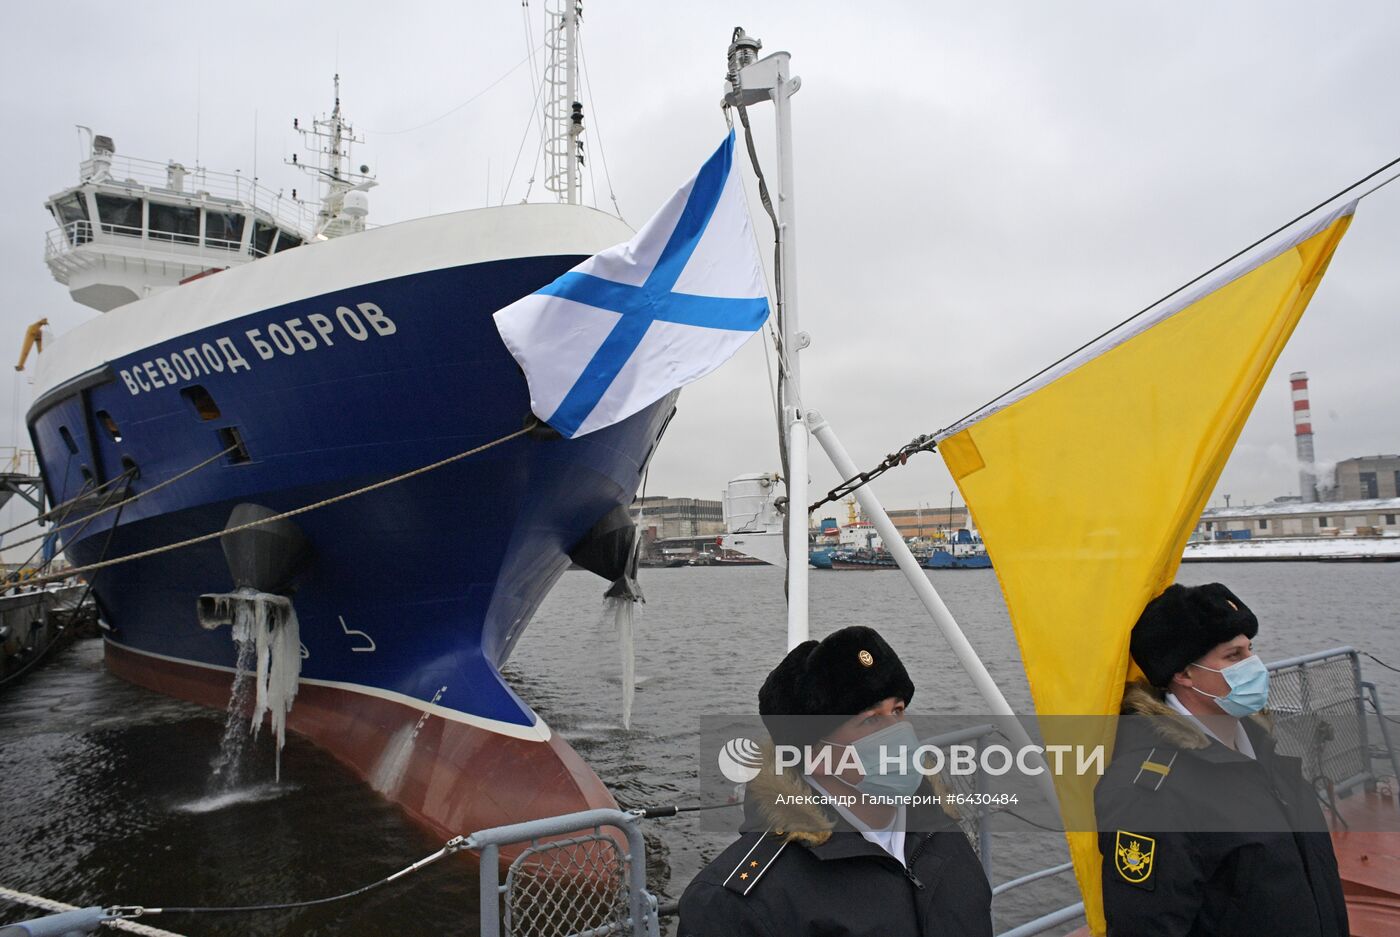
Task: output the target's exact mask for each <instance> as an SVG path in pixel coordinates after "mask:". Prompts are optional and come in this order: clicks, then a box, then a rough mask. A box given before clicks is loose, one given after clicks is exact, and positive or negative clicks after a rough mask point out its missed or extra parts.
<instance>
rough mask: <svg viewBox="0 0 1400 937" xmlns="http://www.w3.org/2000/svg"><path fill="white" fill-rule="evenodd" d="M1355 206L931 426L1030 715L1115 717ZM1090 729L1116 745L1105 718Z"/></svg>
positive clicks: (1086, 890)
mask: <svg viewBox="0 0 1400 937" xmlns="http://www.w3.org/2000/svg"><path fill="white" fill-rule="evenodd" d="M1354 209H1355V203H1352V204H1351V205H1348V206H1346V207H1345V208H1343V209H1342V210H1340V211H1338V212H1337V213H1336V214H1334V215H1332V216H1331V217H1329V218H1327V219H1325V220H1324V221H1322V222H1321V223H1319V224H1317V225H1315V226H1313V227H1312V228H1311V229H1309V230H1307V231H1305V232H1303V233H1302V234H1301V235H1298V236H1297V237H1294V238H1293V239H1291V240H1290V241H1289V242H1287V243H1285V244H1283V245H1282V246H1279V247H1275V248H1274V249H1272V250H1268V251H1267V252H1266V253H1264V254H1263V255H1262V256H1261V257H1259V258H1256V259H1255V260H1253V261H1251V262H1249V263H1248V264H1246V265H1245V266H1244V267H1243V268H1241V269H1239V270H1236V271H1232V272H1230V273H1227V274H1225V275H1223V276H1221V277H1219V278H1218V279H1217V280H1215V281H1214V282H1212V283H1211V284H1209V285H1207V286H1204V287H1202V288H1200V289H1198V290H1197V291H1196V292H1195V293H1193V294H1191V295H1188V296H1187V297H1185V298H1184V299H1182V300H1180V301H1178V302H1176V303H1175V304H1173V305H1171V306H1168V307H1166V308H1164V309H1162V310H1160V311H1157V312H1156V313H1155V314H1152V315H1149V316H1147V317H1144V318H1141V319H1139V320H1137V321H1135V322H1134V323H1132V324H1131V325H1130V326H1128V327H1125V328H1124V329H1122V330H1119V331H1118V332H1116V333H1114V334H1111V335H1109V336H1107V337H1106V338H1105V339H1103V340H1101V341H1100V342H1099V343H1097V344H1096V345H1095V346H1092V347H1090V348H1089V349H1087V350H1086V351H1085V352H1083V353H1081V354H1080V355H1078V356H1076V357H1075V358H1074V359H1072V360H1071V361H1069V362H1068V363H1066V364H1065V365H1063V366H1062V367H1060V368H1059V369H1058V370H1056V371H1055V372H1053V373H1051V374H1049V375H1047V376H1045V377H1043V378H1042V379H1040V380H1039V381H1038V382H1036V383H1035V384H1033V385H1032V386H1030V387H1028V388H1026V389H1024V390H1022V391H1020V392H1019V393H1017V394H1016V395H1015V396H1012V397H1010V398H1008V399H1007V400H1003V401H999V402H998V403H996V404H993V405H991V406H989V407H987V408H985V409H984V410H983V411H981V412H979V413H977V414H974V415H973V416H971V417H969V418H968V419H966V420H964V421H962V422H961V423H959V424H957V425H955V426H953V427H951V428H949V429H948V430H946V431H944V433H942V434H940V442H939V451H940V452H942V454H943V459H944V461H945V462H946V463H947V465H948V469H949V470H950V471H951V472H952V474H953V478H954V479H955V480H956V482H957V484H958V488H959V489H960V490H961V491H962V494H963V498H964V499H965V500H966V502H967V504H968V507H969V509H970V510H971V512H972V515H973V518H974V519H975V520H976V523H977V526H978V527H980V528H981V531H982V537H983V539H984V541H985V542H986V545H987V552H988V554H989V556H990V557H991V560H992V565H993V566H994V567H995V569H996V573H997V578H998V579H999V580H1000V583H1001V589H1002V593H1003V594H1004V595H1005V598H1006V605H1007V608H1008V609H1009V610H1010V613H1011V623H1012V625H1013V627H1014V629H1015V632H1016V639H1017V641H1018V643H1019V644H1020V648H1021V658H1022V660H1023V662H1024V664H1025V669H1026V677H1027V680H1028V681H1029V683H1030V689H1031V696H1032V699H1033V701H1034V703H1035V708H1036V713H1037V714H1038V715H1040V716H1048V715H1095V716H1104V715H1110V714H1116V713H1117V712H1118V708H1119V705H1120V703H1121V701H1122V694H1123V684H1124V681H1125V680H1126V679H1127V677H1128V670H1129V656H1128V638H1129V635H1130V633H1131V631H1132V626H1133V624H1134V622H1136V621H1137V618H1138V615H1139V614H1140V613H1141V612H1142V609H1143V607H1144V606H1145V605H1146V604H1147V602H1148V601H1149V600H1151V599H1152V598H1153V597H1155V596H1156V595H1158V594H1159V593H1161V592H1162V590H1163V589H1165V588H1166V587H1167V586H1168V585H1170V584H1171V583H1172V581H1173V580H1174V579H1175V577H1176V571H1177V566H1178V565H1179V564H1180V562H1181V553H1182V550H1183V549H1184V548H1185V546H1186V542H1187V540H1188V538H1189V537H1190V534H1191V531H1192V529H1193V528H1194V527H1195V526H1196V524H1197V522H1198V521H1199V519H1200V517H1201V513H1202V511H1204V510H1205V507H1206V501H1207V499H1208V498H1209V497H1210V494H1211V491H1212V490H1213V489H1214V487H1215V484H1216V482H1217V481H1218V480H1219V478H1220V473H1221V471H1222V470H1223V469H1224V467H1225V462H1226V460H1227V459H1228V458H1229V456H1230V452H1231V450H1232V449H1233V448H1234V445H1235V440H1236V439H1238V438H1239V435H1240V431H1241V429H1243V427H1244V424H1245V420H1246V419H1248V417H1249V414H1250V411H1251V410H1252V409H1253V407H1254V402H1255V400H1256V399H1257V398H1258V396H1259V392H1260V390H1261V388H1262V387H1263V386H1264V382H1265V380H1267V378H1268V376H1269V372H1270V371H1271V370H1272V369H1273V366H1274V362H1275V361H1277V359H1278V356H1279V354H1280V352H1282V350H1283V346H1284V344H1285V343H1286V342H1287V341H1288V338H1289V336H1290V335H1291V334H1292V333H1293V328H1294V326H1296V325H1297V323H1298V319H1299V317H1300V316H1301V315H1302V314H1303V309H1304V308H1305V307H1306V306H1307V304H1308V300H1309V299H1310V298H1311V297H1312V294H1313V291H1314V290H1315V289H1316V288H1317V284H1318V282H1319V281H1320V280H1321V278H1322V274H1323V272H1324V271H1325V270H1326V268H1327V264H1328V262H1329V261H1330V260H1331V257H1332V253H1333V251H1334V250H1335V249H1336V246H1337V243H1338V241H1340V240H1341V237H1342V234H1343V233H1344V232H1345V231H1346V229H1347V225H1348V224H1349V223H1350V222H1351V217H1352V212H1353V210H1354ZM1051 721H1052V722H1053V721H1054V720H1051ZM1096 724H1097V725H1099V726H1102V727H1103V728H1101V729H1098V730H1096V731H1098V732H1099V733H1100V734H1102V735H1108V736H1109V737H1107V738H1103V739H1101V741H1102V742H1103V744H1104V745H1105V746H1106V750H1108V751H1110V752H1111V751H1112V744H1113V739H1112V737H1111V734H1110V733H1111V731H1112V725H1113V721H1112V720H1103V721H1102V722H1098V723H1096ZM1094 744H1097V742H1095V743H1094ZM1095 780H1096V778H1093V777H1089V778H1087V779H1086V780H1084V781H1081V782H1079V783H1074V782H1073V781H1072V780H1070V781H1066V782H1064V783H1060V782H1057V783H1059V784H1060V789H1059V795H1060V799H1061V812H1062V815H1064V816H1065V818H1066V829H1073V828H1074V827H1073V826H1072V825H1071V824H1070V820H1069V818H1070V816H1071V815H1074V816H1080V817H1082V816H1090V815H1092V807H1093V782H1094V781H1095ZM1086 808H1087V809H1088V811H1089V813H1088V814H1086V813H1084V812H1083V811H1084V810H1085V809H1086ZM1078 829H1079V830H1084V826H1083V825H1079V826H1078ZM1069 844H1070V855H1071V858H1072V859H1073V860H1074V869H1075V874H1076V876H1078V879H1079V887H1080V891H1081V892H1082V893H1083V895H1084V904H1085V909H1086V916H1087V917H1088V919H1089V926H1090V929H1091V931H1092V932H1093V933H1095V934H1102V933H1103V932H1104V930H1105V922H1104V915H1103V901H1102V894H1101V891H1100V884H1101V879H1100V856H1099V850H1098V842H1097V837H1096V836H1095V834H1094V833H1092V832H1071V833H1070V834H1069Z"/></svg>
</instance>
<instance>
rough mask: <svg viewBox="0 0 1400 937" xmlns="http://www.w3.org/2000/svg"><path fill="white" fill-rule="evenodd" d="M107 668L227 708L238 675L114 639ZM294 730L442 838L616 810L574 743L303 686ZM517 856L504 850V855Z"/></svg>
mask: <svg viewBox="0 0 1400 937" xmlns="http://www.w3.org/2000/svg"><path fill="white" fill-rule="evenodd" d="M106 651H107V653H106V658H107V669H108V670H109V671H111V672H112V673H113V674H115V675H116V676H118V677H120V678H122V679H124V680H127V681H129V682H131V683H135V684H137V685H139V686H143V687H146V688H148V689H151V690H155V691H156V692H158V693H162V694H164V695H166V696H172V697H175V698H177V699H183V700H188V701H190V702H193V703H197V704H200V705H203V706H209V707H212V708H217V709H222V708H224V707H225V706H227V705H228V699H229V691H230V685H231V675H230V674H229V673H228V672H227V671H222V670H215V669H211V668H207V667H199V666H194V665H190V664H184V663H179V662H176V661H170V660H165V659H162V658H156V657H151V656H148V655H145V654H139V653H136V652H133V651H130V650H128V649H126V648H123V647H121V646H120V645H117V644H115V643H113V642H111V641H108V642H107V645H106ZM287 727H288V728H289V729H290V730H291V731H293V732H296V733H297V734H298V735H301V736H303V737H304V738H306V739H308V740H309V741H311V742H312V743H314V744H315V745H317V746H318V747H320V748H322V749H324V750H325V751H327V752H329V753H330V754H331V755H333V756H334V757H335V758H336V759H338V760H339V761H341V762H342V763H343V764H345V765H346V766H347V767H348V768H350V769H351V770H352V771H354V772H355V774H356V775H358V776H359V777H360V778H362V779H364V780H365V781H367V782H369V783H370V784H371V786H373V787H374V788H375V789H376V790H378V791H379V792H380V793H381V794H383V795H384V796H385V797H387V798H388V799H389V800H391V801H393V802H394V803H396V804H398V805H399V806H401V807H402V808H403V809H404V811H405V812H406V813H407V814H408V815H409V816H410V817H411V818H412V819H413V820H414V821H416V822H417V823H418V824H419V825H421V826H423V827H424V828H425V829H427V830H428V831H429V832H430V833H432V834H434V835H435V836H437V837H439V838H441V839H444V840H445V839H448V838H450V837H452V836H456V835H457V834H460V833H471V832H473V831H475V830H481V829H486V828H489V827H493V826H500V825H502V824H505V823H515V822H519V821H523V820H532V819H537V818H540V817H548V816H555V815H558V814H563V813H571V812H573V811H577V810H588V809H591V808H595V807H612V808H615V807H616V806H617V802H616V801H615V800H614V799H613V797H612V795H611V794H610V793H609V792H608V790H607V788H606V787H605V786H604V785H603V782H602V781H601V780H599V779H598V776H597V775H596V774H594V773H593V770H592V769H591V768H589V767H588V765H587V764H585V763H584V761H583V759H582V758H580V757H579V756H578V753H577V752H575V751H574V750H573V749H572V748H570V747H569V745H568V743H567V742H565V741H564V740H563V739H562V738H560V737H559V736H558V735H556V734H554V733H551V734H550V737H549V739H548V740H547V741H531V740H525V739H517V738H511V737H509V736H506V735H501V734H498V733H496V732H492V731H489V730H487V729H484V728H480V727H477V726H473V725H468V724H466V723H463V722H457V721H453V720H450V719H446V718H443V717H442V716H438V715H426V714H425V713H424V712H423V711H422V710H420V709H417V708H414V707H411V706H407V705H404V704H403V703H398V702H395V701H393V700H386V699H381V698H378V697H375V696H370V695H367V694H363V693H358V692H354V691H351V690H344V689H338V688H333V687H324V686H316V685H312V684H305V683H303V684H302V685H301V687H300V688H299V689H298V691H297V697H296V702H295V705H293V707H292V710H291V713H290V714H289V715H288V718H287ZM511 852H512V851H511V850H503V858H505V857H507V856H508V855H509V854H510V853H511Z"/></svg>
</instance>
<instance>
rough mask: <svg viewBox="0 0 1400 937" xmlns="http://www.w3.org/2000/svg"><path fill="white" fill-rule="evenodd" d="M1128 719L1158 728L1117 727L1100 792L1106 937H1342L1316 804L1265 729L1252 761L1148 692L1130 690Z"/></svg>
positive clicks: (1332, 860) (1337, 894) (1333, 863)
mask: <svg viewBox="0 0 1400 937" xmlns="http://www.w3.org/2000/svg"><path fill="white" fill-rule="evenodd" d="M1124 711H1125V712H1126V713H1130V714H1142V715H1150V716H1154V717H1156V718H1153V719H1150V720H1148V719H1123V720H1121V721H1120V723H1119V729H1118V738H1117V741H1116V742H1115V746H1114V755H1113V762H1112V764H1111V765H1110V766H1109V768H1108V770H1107V771H1106V772H1105V773H1104V776H1103V777H1102V778H1101V779H1100V780H1099V783H1098V787H1097V788H1096V790H1095V792H1094V805H1095V812H1096V814H1097V816H1098V822H1099V830H1100V833H1099V849H1100V851H1101V852H1102V853H1103V896H1104V913H1105V915H1106V917H1107V919H1108V933H1109V935H1110V937H1129V935H1130V937H1187V935H1190V937H1208V935H1222V937H1223V935H1236V934H1249V935H1253V934H1261V935H1262V934H1271V935H1272V934H1279V935H1283V934H1286V935H1289V937H1346V935H1347V934H1348V933H1349V931H1348V927H1347V911H1346V903H1345V901H1344V899H1343V896H1342V886H1341V880H1340V877H1339V876H1338V874H1337V860H1336V857H1335V855H1334V854H1333V852H1332V840H1331V837H1330V836H1329V835H1328V833H1327V832H1326V824H1325V821H1324V820H1323V817H1322V811H1321V809H1320V807H1319V805H1318V801H1317V796H1316V794H1315V793H1314V791H1313V789H1312V788H1311V786H1310V785H1308V784H1307V783H1306V782H1305V781H1304V780H1303V777H1302V772H1301V763H1300V762H1299V760H1298V759H1296V758H1290V757H1287V756H1285V755H1281V754H1279V753H1278V752H1277V751H1276V750H1275V747H1274V742H1273V739H1272V738H1271V737H1270V735H1269V734H1268V731H1267V729H1266V728H1265V727H1264V724H1263V723H1262V722H1261V721H1259V720H1254V719H1247V720H1245V721H1244V726H1245V731H1246V733H1247V734H1248V735H1249V739H1250V743H1251V744H1252V745H1253V747H1254V752H1255V756H1256V757H1255V758H1249V757H1248V756H1246V755H1241V754H1239V753H1238V752H1235V751H1233V750H1231V749H1229V748H1227V747H1226V746H1224V745H1221V744H1220V743H1219V742H1217V741H1215V740H1214V739H1212V738H1210V737H1209V736H1207V735H1206V734H1205V733H1203V732H1201V731H1200V729H1199V728H1198V727H1196V726H1195V725H1194V724H1193V723H1192V722H1191V721H1190V720H1187V719H1185V718H1184V717H1181V716H1180V715H1179V714H1177V713H1176V711H1175V710H1173V709H1171V708H1170V707H1169V706H1167V704H1166V703H1165V702H1164V701H1163V700H1162V699H1161V698H1160V696H1159V695H1158V694H1157V693H1156V691H1153V690H1151V689H1150V688H1148V687H1146V686H1145V685H1142V684H1133V685H1130V687H1129V689H1128V692H1127V693H1126V694H1125V695H1124ZM1173 759H1174V760H1173ZM1144 762H1148V763H1149V764H1150V765H1158V766H1162V767H1166V766H1168V765H1169V766H1170V767H1169V769H1168V770H1167V771H1166V773H1165V774H1164V773H1162V770H1161V768H1158V769H1155V770H1154V769H1153V768H1152V767H1150V766H1149V767H1148V768H1147V769H1145V770H1144V768H1143V764H1144ZM1183 830H1189V831H1192V832H1182V831H1183ZM1249 830H1259V831H1264V832H1247V831H1249ZM1241 831H1246V832H1241Z"/></svg>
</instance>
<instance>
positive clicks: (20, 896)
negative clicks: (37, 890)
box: [0, 885, 180, 937]
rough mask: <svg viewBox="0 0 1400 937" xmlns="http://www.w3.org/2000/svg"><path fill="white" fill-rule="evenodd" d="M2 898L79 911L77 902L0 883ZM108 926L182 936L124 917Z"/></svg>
mask: <svg viewBox="0 0 1400 937" xmlns="http://www.w3.org/2000/svg"><path fill="white" fill-rule="evenodd" d="M0 898H3V899H5V900H6V901H13V902H14V903H15V904H22V905H24V906H26V907H29V908H36V909H38V910H40V911H48V912H50V913H51V914H62V913H63V912H64V911H77V910H79V908H78V906H77V905H75V904H64V903H63V902H62V901H54V900H53V899H52V898H43V897H41V896H39V895H31V894H29V893H28V892H22V891H16V890H15V889H13V888H5V887H4V886H3V885H0ZM105 923H106V925H107V926H108V927H114V928H116V929H117V930H122V931H126V932H127V933H129V934H144V935H146V937H180V935H179V934H176V933H173V932H171V931H168V930H161V929H160V928H158V927H151V926H150V925H149V924H138V923H136V922H135V921H129V920H125V919H123V918H114V919H112V920H109V921H106V922H105Z"/></svg>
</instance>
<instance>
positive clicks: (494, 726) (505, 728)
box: [103, 638, 553, 742]
mask: <svg viewBox="0 0 1400 937" xmlns="http://www.w3.org/2000/svg"><path fill="white" fill-rule="evenodd" d="M103 640H104V641H105V642H106V643H108V644H110V645H112V646H113V647H116V648H120V649H121V650H123V651H126V652H128V653H130V654H139V655H141V656H142V657H150V658H153V659H155V660H163V661H167V662H169V663H172V664H180V665H183V666H185V667H199V668H201V669H203V670H216V671H219V672H221V673H227V674H232V673H233V672H234V668H232V667H223V666H220V665H219V664H205V663H202V662H200V661H193V660H186V659H185V658H183V657H170V656H168V655H166V654H157V653H155V652H154V651H141V650H137V649H136V648H134V647H127V646H126V645H125V644H120V643H118V642H116V641H113V640H112V639H111V638H103ZM297 683H298V684H299V685H301V686H320V687H327V688H328V689H332V690H344V691H345V692H347V693H358V694H360V695H361V696H371V697H374V698H375V699H382V700H387V701H388V702H391V703H398V704H399V705H401V706H408V707H410V708H411V709H417V710H419V711H420V712H425V713H428V714H429V715H432V716H440V717H442V718H443V719H447V720H448V721H450V722H460V723H462V724H463V725H469V726H472V727H473V728H476V729H485V730H486V731H487V732H494V733H495V734H497V735H506V736H509V737H511V738H514V739H522V740H523V741H526V742H547V741H549V737H550V736H551V735H552V734H553V732H552V731H551V730H550V728H549V726H548V725H546V724H545V721H544V720H543V719H541V718H540V717H539V715H538V714H536V715H535V724H534V725H533V726H520V725H515V724H513V723H510V722H502V721H501V720H499V719H488V718H486V717H485V716H477V715H474V714H472V713H464V712H461V711H459V710H456V709H448V708H447V707H446V706H439V705H438V704H436V703H426V702H424V701H423V700H420V699H415V698H414V697H412V696H406V695H404V694H403V693H395V692H393V691H392V690H384V689H380V688H379V687H373V686H365V685H363V684H359V683H341V682H340V681H337V680H313V679H311V678H310V677H302V678H301V679H300V680H298V681H297Z"/></svg>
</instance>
